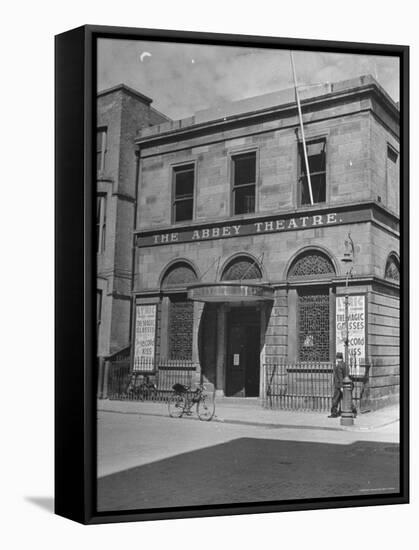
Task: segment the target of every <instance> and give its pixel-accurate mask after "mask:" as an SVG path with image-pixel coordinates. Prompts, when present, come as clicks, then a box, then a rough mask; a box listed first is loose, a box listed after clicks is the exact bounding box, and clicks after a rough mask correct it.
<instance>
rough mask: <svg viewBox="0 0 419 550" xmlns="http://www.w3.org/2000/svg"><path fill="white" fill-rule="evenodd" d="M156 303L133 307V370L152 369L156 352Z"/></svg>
mask: <svg viewBox="0 0 419 550" xmlns="http://www.w3.org/2000/svg"><path fill="white" fill-rule="evenodd" d="M156 319H157V305H156V304H148V305H137V306H136V308H135V347H134V370H135V371H153V370H154V359H155V352H156Z"/></svg>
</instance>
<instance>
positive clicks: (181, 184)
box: [172, 164, 195, 223]
mask: <svg viewBox="0 0 419 550" xmlns="http://www.w3.org/2000/svg"><path fill="white" fill-rule="evenodd" d="M194 185H195V165H194V164H187V165H182V166H177V167H175V168H174V169H173V204H172V219H173V222H174V223H177V222H185V221H189V220H192V218H193V197H194Z"/></svg>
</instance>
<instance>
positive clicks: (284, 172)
mask: <svg viewBox="0 0 419 550" xmlns="http://www.w3.org/2000/svg"><path fill="white" fill-rule="evenodd" d="M300 97H301V101H302V109H303V121H304V129H305V137H306V142H307V155H308V161H309V166H310V176H311V177H310V180H311V185H310V182H309V178H308V176H307V174H306V169H305V163H304V156H303V150H302V142H301V134H300V128H299V120H298V116H297V110H296V106H295V101H294V95H293V91H292V90H285V91H282V92H278V93H275V94H269V95H266V96H261V97H258V98H252V99H248V100H244V101H238V102H235V103H233V104H231V105H229V106H228V107H225V108H224V109H223V110H222V109H218V110H217V109H214V110H207V111H202V112H199V113H197V114H196V115H195V116H194V117H191V118H188V119H184V120H180V121H167V120H166V121H158V120H156V119H158V116H159V115H154V116H155V117H156V118H154V119H153V122H154V123H155V124H154V125H152V126H150V125H149V124H144V123H143V122H144V120H147V121H149V120H151V118H150V119H147V116H148V117H151V114H150V111H147V109H149V104H147V101H144V100H142V99H141V98H140V97H139V96H135V94H132V93H131V94H128V93H126V92H124V91H122V90H121V91H118V92H117V93H115V92H112V93H107V94H106V93H105V94H104V95H103V96H100V97H99V105H100V107H99V111H101V110H102V111H103V117H106V116H107V115H106V113H113V112H116V111H118V112H119V111H120V112H121V113H122V116H121V114H118V115H115V116H116V117H120V118H119V120H120V121H123V120H125V121H126V122H125V124H126V127H125V128H126V129H124V128H123V127H122V126H119V129H118V134H119V136H123V138H121V137H120V138H119V139H123V142H121V143H119V144H118V143H117V141H115V153H114V154H115V158H116V159H118V160H116V161H115V164H114V166H115V172H114V173H113V175H112V176H111V175H110V176H111V178H113V180H112V181H111V179H109V180H108V179H106V178H105V179H104V180H99V184H98V185H99V192H102V191H101V190H104V192H106V193H107V196H108V197H109V198H110V200H111V201H113V211H112V212H111V211H109V214H108V215H109V219H110V220H112V223H114V224H115V225H114V227H115V229H116V231H115V235H116V237H115V236H112V237H109V238H110V239H112V242H110V243H109V256H106V255H105V256H104V257H103V261H101V263H99V266H100V268H101V271H100V274H99V280H100V281H101V285H102V287H103V288H105V287H106V289H107V295H108V296H110V303H109V307H112V314H111V315H110V316H109V317H108V321H107V322H108V323H110V324H109V326H108V325H104V326H101V329H100V330H101V331H106V342H107V344H106V345H107V346H108V347H107V348H106V349H104V350H103V352H104V353H109V352H110V351H112V349H116V348H117V347H118V345H119V344H123V345H125V344H127V345H128V344H129V341H130V340H131V342H132V343H133V345H132V346H131V353H132V365H133V368H134V369H137V370H139V371H144V372H145V373H146V372H149V373H150V374H152V373H155V372H156V370H158V365H159V364H161V363H164V364H165V365H166V366H167V365H170V364H171V363H172V364H173V365H176V364H179V365H180V364H188V365H189V366H190V368H192V369H193V370H194V373H195V375H196V377H197V378H202V379H203V380H205V381H208V382H210V383H212V384H214V387H215V388H216V389H217V392H218V394H220V395H232V396H233V395H234V396H243V397H246V396H253V397H257V396H261V395H262V394H263V392H264V375H263V372H264V371H263V366H264V365H265V364H276V363H281V362H282V363H283V362H286V363H288V364H300V363H304V362H311V361H314V362H318V363H322V362H324V363H328V362H329V363H330V362H333V361H334V358H335V354H336V351H338V350H341V349H342V345H343V339H344V334H343V330H344V329H343V326H344V323H343V322H342V320H344V314H343V310H342V308H343V303H344V302H343V296H344V295H345V292H346V288H347V292H348V293H349V296H350V299H349V303H350V308H349V327H350V332H349V336H350V346H349V351H350V356H351V364H352V367H351V368H353V369H355V370H356V369H361V368H362V367H363V365H365V364H368V365H370V368H369V381H368V382H369V384H368V386H369V394H368V395H369V396H368V399H369V404H370V406H371V407H378V406H381V405H383V404H385V403H388V402H389V401H392V400H395V399H396V398H397V395H398V388H399V369H400V352H399V262H400V260H399V189H400V185H399V172H400V170H399V158H400V154H399V153H400V148H399V110H398V107H397V105H396V104H395V103H394V102H393V100H392V99H391V98H390V97H389V96H388V95H387V94H386V92H385V91H384V90H383V89H382V88H381V87H380V85H379V84H378V83H377V82H376V81H375V80H374V79H373V78H372V77H371V76H365V77H359V78H356V79H353V80H348V81H343V82H337V83H334V84H327V85H324V86H318V87H312V88H308V89H306V90H305V91H302V92H301V93H300ZM112 101H115V102H117V101H118V102H119V103H118V107H117V108H116V111H114V108H109V110H107V103H108V102H112ZM130 102H136V106H137V107H136V109H137V111H136V113H137V116H138V119H135V120H134V119H133V118H132V117H131V115H130V114H129V107H128V105H129V103H130ZM119 105H120V106H119ZM140 105H141V109H140V108H139V106H140ZM124 106H126V111H124ZM124 113H126V115H127V117H126V118H125V119H124V116H123V114H124ZM146 113H148V114H146ZM130 117H131V118H130ZM142 117H145V118H144V119H143V118H142ZM101 120H102V119H101V118H99V123H100V124H102V122H101ZM103 120H105V118H103ZM103 124H104V122H103ZM119 124H123V122H119ZM135 127H137V129H140V131H139V132H138V133H137V135H136V137H135V139H134V133H135ZM134 148H135V151H136V154H137V158H138V168H136V164H135V161H134V155H133V151H134ZM124 159H126V160H124ZM116 174H118V175H116ZM135 181H136V189H135V188H134V187H135V185H134V182H135ZM115 182H118V183H117V185H116V184H115ZM115 185H116V187H115ZM310 188H311V193H310ZM135 205H136V208H135ZM134 213H135V223H134V222H133V219H134ZM131 233H133V236H134V239H132V235H131ZM133 243H134V253H133V258H132V255H131V246H132V244H133ZM118 251H120V253H119V252H118ZM342 258H347V259H348V258H349V259H351V260H352V261H351V262H350V263H344V262H343V261H342ZM112 261H114V263H113V264H112ZM349 267H351V268H352V269H351V270H350V269H349ZM131 275H133V284H132V287H130V283H131ZM103 285H104V286H103ZM102 287H101V288H102ZM131 299H132V321H131V329H130V330H131V338H130V337H129V330H128V325H129V309H130V300H131ZM342 315H343V316H342ZM99 345H100V344H99Z"/></svg>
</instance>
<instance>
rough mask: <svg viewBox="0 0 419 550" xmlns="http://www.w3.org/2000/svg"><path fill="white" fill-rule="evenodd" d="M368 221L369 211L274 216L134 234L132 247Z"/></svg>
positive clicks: (369, 217)
mask: <svg viewBox="0 0 419 550" xmlns="http://www.w3.org/2000/svg"><path fill="white" fill-rule="evenodd" d="M369 220H371V211H370V210H368V209H365V210H364V209H363V210H359V211H351V212H327V213H324V214H312V215H308V213H307V214H306V215H302V216H275V217H270V218H263V219H261V218H254V219H246V220H237V221H234V222H231V223H227V224H226V223H225V222H224V223H223V224H221V223H214V224H211V225H210V224H207V223H206V224H202V225H200V226H192V227H191V226H189V227H184V228H179V229H178V230H176V231H173V230H172V231H167V230H166V231H163V230H162V231H153V232H151V231H147V232H140V233H139V234H137V240H136V244H137V246H139V247H144V246H159V245H160V246H161V245H168V244H176V243H185V242H199V241H208V240H213V239H228V238H232V237H244V236H249V235H261V234H267V233H280V232H283V231H296V230H304V229H312V228H320V227H327V226H331V225H341V224H346V223H356V222H365V221H369Z"/></svg>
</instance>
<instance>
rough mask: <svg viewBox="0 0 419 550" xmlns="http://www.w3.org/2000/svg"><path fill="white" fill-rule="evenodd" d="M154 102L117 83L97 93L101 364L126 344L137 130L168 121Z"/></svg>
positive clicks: (98, 276)
mask: <svg viewBox="0 0 419 550" xmlns="http://www.w3.org/2000/svg"><path fill="white" fill-rule="evenodd" d="M151 102H152V100H151V99H150V98H148V97H146V96H144V95H143V94H140V93H139V92H137V91H135V90H133V89H131V88H128V87H127V86H125V85H119V86H116V87H114V88H112V89H108V90H104V91H102V92H100V93H99V94H98V95H97V148H96V165H97V188H96V190H97V197H96V253H97V254H96V265H97V280H96V298H97V354H98V357H99V361H100V362H103V361H105V360H106V359H108V358H109V357H111V356H112V355H114V354H116V353H118V352H121V351H123V350H124V349H126V348H128V347H129V345H130V317H131V291H132V236H133V231H134V219H135V204H136V178H137V161H136V156H135V144H134V138H135V136H136V133H137V132H138V130H139V129H141V128H144V127H149V126H151V125H153V124H158V123H161V122H166V121H167V120H169V119H168V117H166V116H164V115H162V114H161V113H159V112H158V111H156V110H155V109H153V108H152V107H151Z"/></svg>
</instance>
